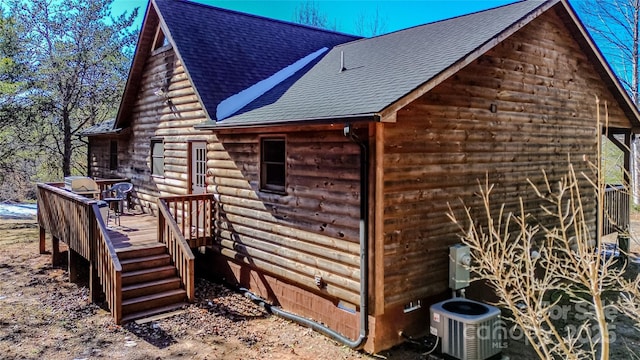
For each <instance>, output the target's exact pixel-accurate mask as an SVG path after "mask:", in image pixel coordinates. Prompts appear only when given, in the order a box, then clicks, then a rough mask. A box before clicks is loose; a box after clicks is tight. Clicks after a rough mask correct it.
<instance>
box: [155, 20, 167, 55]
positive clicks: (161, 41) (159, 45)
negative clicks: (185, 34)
mask: <svg viewBox="0 0 640 360" xmlns="http://www.w3.org/2000/svg"><path fill="white" fill-rule="evenodd" d="M169 45H170V44H169V39H167V37H166V36H164V32H162V28H160V26H158V29H157V30H156V37H155V39H153V50H154V51H156V50H158V51H160V50H164V49H167V48H169Z"/></svg>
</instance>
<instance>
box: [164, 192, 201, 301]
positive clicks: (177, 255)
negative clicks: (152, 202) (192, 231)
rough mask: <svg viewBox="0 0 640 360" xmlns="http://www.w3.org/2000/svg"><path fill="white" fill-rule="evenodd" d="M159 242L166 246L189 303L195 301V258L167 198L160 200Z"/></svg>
mask: <svg viewBox="0 0 640 360" xmlns="http://www.w3.org/2000/svg"><path fill="white" fill-rule="evenodd" d="M158 210H159V213H158V241H160V242H162V243H164V244H165V246H166V247H167V249H168V251H169V255H170V256H171V259H172V260H173V263H174V265H175V267H176V269H177V270H178V276H179V277H180V280H181V282H182V285H183V286H184V287H185V290H186V291H187V298H188V299H189V301H193V300H194V299H195V256H194V255H193V252H192V251H191V248H190V247H189V243H188V242H187V240H186V239H185V237H184V235H183V232H182V231H181V230H180V227H179V226H178V223H177V222H176V220H175V219H174V217H173V216H172V214H171V211H170V210H169V205H168V203H167V200H166V198H160V199H158Z"/></svg>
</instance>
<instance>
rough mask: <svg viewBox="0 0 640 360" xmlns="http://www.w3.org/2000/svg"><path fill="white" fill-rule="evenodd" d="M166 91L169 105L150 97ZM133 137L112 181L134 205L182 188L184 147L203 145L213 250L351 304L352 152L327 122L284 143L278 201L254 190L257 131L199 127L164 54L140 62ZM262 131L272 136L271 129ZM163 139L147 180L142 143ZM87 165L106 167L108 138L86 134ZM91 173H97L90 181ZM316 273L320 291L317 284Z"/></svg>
mask: <svg viewBox="0 0 640 360" xmlns="http://www.w3.org/2000/svg"><path fill="white" fill-rule="evenodd" d="M160 88H165V89H168V91H167V96H168V98H169V99H170V100H171V101H170V102H167V101H166V100H165V99H164V98H161V97H159V96H157V95H155V94H154V92H156V91H157V90H158V89H160ZM132 114H133V115H132V118H131V122H130V123H131V131H129V135H127V136H128V137H126V138H124V139H123V140H122V141H121V144H123V145H122V146H120V145H119V149H120V148H122V149H123V150H122V151H123V152H124V153H125V154H123V161H121V162H120V163H119V171H118V176H120V177H126V178H130V179H131V182H132V183H133V184H134V185H135V195H134V196H135V197H136V199H135V200H134V201H136V202H137V203H139V204H140V205H142V206H143V208H144V209H145V210H147V211H148V212H151V213H157V205H156V199H157V198H158V197H160V196H169V195H184V194H187V193H188V192H189V184H188V179H189V176H188V171H189V161H190V159H189V153H188V151H189V142H190V141H196V140H198V141H206V142H207V149H208V152H207V153H208V161H207V169H208V172H207V174H208V176H207V183H208V190H207V191H208V192H210V193H214V194H216V195H217V199H218V204H217V206H218V207H219V209H217V210H218V211H217V212H216V216H217V219H216V220H217V222H216V228H217V233H216V234H215V236H216V238H217V242H216V244H215V249H216V250H217V251H218V252H219V253H221V254H223V255H224V256H226V257H228V258H230V259H233V261H235V262H237V263H239V264H245V265H248V266H251V267H253V268H254V269H257V270H258V271H263V272H266V273H269V274H271V275H273V276H276V277H278V278H280V279H282V280H284V281H286V282H289V283H293V284H298V285H301V286H303V287H306V288H308V289H310V290H314V291H316V292H317V293H319V294H324V295H325V296H327V297H330V298H339V299H342V300H345V301H348V302H350V303H353V304H358V303H359V289H360V285H359V276H360V274H359V269H360V260H359V237H358V234H359V228H358V226H359V211H360V210H359V209H360V208H359V206H360V190H359V188H360V175H359V174H360V173H359V152H360V149H359V147H358V146H357V145H355V144H354V143H353V142H351V141H350V140H348V139H346V138H345V137H344V136H343V133H342V127H340V129H339V130H336V129H335V128H332V127H329V126H325V127H316V128H315V129H316V130H309V131H304V132H299V129H297V128H281V129H278V131H281V132H280V133H278V136H282V135H281V134H286V135H284V136H286V139H287V185H288V186H287V189H286V195H280V194H274V193H267V192H261V191H260V190H259V187H260V186H259V181H260V180H259V176H258V174H259V153H258V152H259V148H260V145H259V142H260V140H259V139H260V134H258V133H248V132H243V133H242V134H219V135H214V134H212V133H211V132H205V131H199V130H195V129H194V128H193V126H194V125H196V124H199V123H202V122H203V121H205V115H204V111H203V110H202V107H201V105H200V103H199V102H198V100H197V97H196V95H195V93H194V91H193V88H192V86H191V84H190V82H189V80H188V79H187V76H186V73H185V72H184V68H183V67H182V65H181V64H180V61H179V60H178V59H177V57H176V56H175V53H174V52H173V51H172V50H169V51H165V52H162V53H160V54H156V55H152V56H150V58H149V59H148V60H147V63H146V65H145V70H144V75H143V77H142V84H141V88H140V92H139V97H138V100H137V102H136V104H135V107H134V109H133V112H132ZM270 131H274V130H273V129H271V130H270ZM152 138H162V139H163V140H164V155H165V157H164V168H165V176H164V177H157V176H153V175H151V170H150V168H151V167H150V165H151V159H150V140H151V139H152ZM92 149H94V150H95V153H96V154H94V155H93V158H94V159H95V160H94V162H96V163H100V164H103V163H104V165H100V166H97V165H96V166H93V168H95V169H96V173H100V174H102V173H101V172H100V171H99V169H100V168H101V166H102V167H107V168H108V152H109V141H108V140H107V139H105V140H101V139H98V138H94V139H93V140H92ZM96 176H98V175H96ZM315 276H320V277H322V280H323V282H324V285H323V287H321V288H318V287H316V285H315V282H314V281H315V279H314V278H315Z"/></svg>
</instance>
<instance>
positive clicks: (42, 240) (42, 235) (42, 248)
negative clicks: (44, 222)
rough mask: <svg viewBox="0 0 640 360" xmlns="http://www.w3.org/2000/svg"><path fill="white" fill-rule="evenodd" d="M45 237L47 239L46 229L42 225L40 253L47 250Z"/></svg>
mask: <svg viewBox="0 0 640 360" xmlns="http://www.w3.org/2000/svg"><path fill="white" fill-rule="evenodd" d="M45 239H46V232H45V230H44V227H42V226H40V254H44V253H46V252H47V246H46V243H45Z"/></svg>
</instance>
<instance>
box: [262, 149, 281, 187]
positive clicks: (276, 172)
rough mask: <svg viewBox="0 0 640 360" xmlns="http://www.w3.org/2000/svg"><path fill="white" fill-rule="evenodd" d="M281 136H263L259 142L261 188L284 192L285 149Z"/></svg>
mask: <svg viewBox="0 0 640 360" xmlns="http://www.w3.org/2000/svg"><path fill="white" fill-rule="evenodd" d="M285 150H286V149H285V141H284V139H283V138H264V139H262V140H261V143H260V154H261V155H260V156H261V158H260V186H261V188H262V190H267V191H274V192H281V193H283V192H285V188H286V187H285V179H286V151H285Z"/></svg>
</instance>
